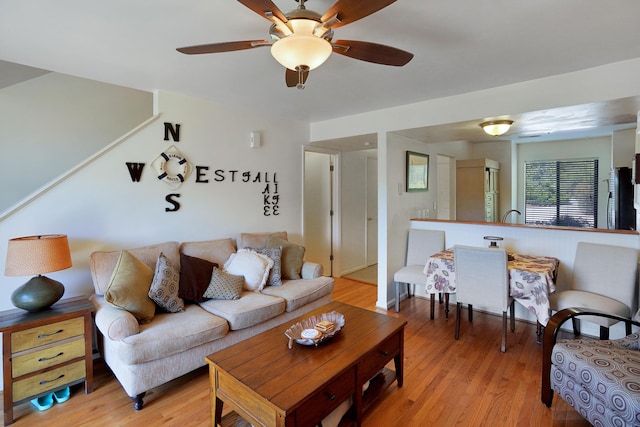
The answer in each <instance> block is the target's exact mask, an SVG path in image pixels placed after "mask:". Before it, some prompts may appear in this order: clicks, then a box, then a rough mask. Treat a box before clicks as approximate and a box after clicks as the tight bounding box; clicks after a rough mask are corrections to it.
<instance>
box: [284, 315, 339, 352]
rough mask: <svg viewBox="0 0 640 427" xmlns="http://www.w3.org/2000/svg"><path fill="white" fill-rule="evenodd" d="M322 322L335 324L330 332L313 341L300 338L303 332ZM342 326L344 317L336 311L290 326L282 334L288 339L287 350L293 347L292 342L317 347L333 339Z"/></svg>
mask: <svg viewBox="0 0 640 427" xmlns="http://www.w3.org/2000/svg"><path fill="white" fill-rule="evenodd" d="M323 320H327V321H329V322H333V323H334V324H335V327H334V328H333V330H332V331H329V332H321V333H320V335H319V336H318V337H317V338H315V339H305V338H303V337H302V332H303V331H305V330H306V329H314V328H315V326H316V325H317V324H318V323H319V322H322V321H323ZM343 326H344V316H343V315H342V314H340V313H338V312H337V311H331V312H329V313H322V314H319V315H315V316H311V317H309V318H307V319H304V320H303V321H301V322H298V323H296V324H295V325H291V327H290V328H289V329H287V330H286V331H285V333H284V334H285V335H286V336H287V338H289V348H292V347H293V341H295V342H297V343H298V344H301V345H318V344H320V343H321V342H324V341H326V340H328V339H330V338H331V337H333V336H334V335H335V334H336V332H338V331H339V330H340V329H342V327H343Z"/></svg>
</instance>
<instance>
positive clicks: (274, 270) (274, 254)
mask: <svg viewBox="0 0 640 427" xmlns="http://www.w3.org/2000/svg"><path fill="white" fill-rule="evenodd" d="M251 250H252V251H256V252H257V253H259V254H262V255H266V256H268V257H269V258H271V260H272V261H273V266H272V267H271V270H270V271H269V278H268V279H267V286H281V285H282V246H278V247H277V248H255V249H251Z"/></svg>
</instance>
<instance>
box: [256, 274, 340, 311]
mask: <svg viewBox="0 0 640 427" xmlns="http://www.w3.org/2000/svg"><path fill="white" fill-rule="evenodd" d="M332 292H333V279H332V278H331V277H318V278H317V279H301V280H284V281H283V282H282V286H267V287H266V288H264V289H263V290H262V293H263V294H264V295H270V296H274V297H278V298H282V299H284V300H285V301H286V302H287V306H286V311H287V312H291V311H294V310H296V309H298V308H300V307H302V306H303V305H305V304H308V303H310V302H312V301H315V300H317V299H318V298H322V297H323V296H325V295H329V294H331V293H332Z"/></svg>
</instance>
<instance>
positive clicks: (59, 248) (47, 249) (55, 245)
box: [4, 234, 71, 276]
mask: <svg viewBox="0 0 640 427" xmlns="http://www.w3.org/2000/svg"><path fill="white" fill-rule="evenodd" d="M69 267H71V253H70V251H69V241H68V240H67V236H66V235H64V234H48V235H43V236H27V237H17V238H15V239H11V240H9V246H8V248H7V262H6V264H5V270H4V274H5V276H33V275H36V274H44V273H49V272H52V271H58V270H64V269H66V268H69Z"/></svg>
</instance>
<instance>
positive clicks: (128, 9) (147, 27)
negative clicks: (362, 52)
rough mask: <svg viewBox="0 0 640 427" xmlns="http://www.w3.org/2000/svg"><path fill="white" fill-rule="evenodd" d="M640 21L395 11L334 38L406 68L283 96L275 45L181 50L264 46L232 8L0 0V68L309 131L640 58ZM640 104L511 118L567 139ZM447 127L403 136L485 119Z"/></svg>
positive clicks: (321, 4)
mask: <svg viewBox="0 0 640 427" xmlns="http://www.w3.org/2000/svg"><path fill="white" fill-rule="evenodd" d="M343 1H345V0H343ZM354 1H362V0H354ZM333 2H334V0H308V2H307V4H306V6H307V8H308V9H312V10H316V11H318V12H320V13H323V12H324V11H325V10H326V9H328V8H329V6H330V5H331V4H332V3H333ZM274 3H275V4H276V5H278V7H280V9H282V10H283V11H285V12H286V11H288V10H291V9H294V8H295V7H296V6H297V3H296V2H295V1H294V0H275V1H274ZM638 17H640V1H638V0H616V1H615V2H614V3H612V2H605V1H597V0H587V1H585V0H563V1H557V0H536V1H531V0H483V1H477V0H457V1H451V0H429V1H417V0H398V1H396V2H395V3H393V4H391V5H390V6H388V7H386V8H384V9H382V10H381V11H379V12H377V13H375V14H373V15H370V16H368V17H366V18H363V19H361V20H359V21H356V22H353V23H350V24H348V25H345V26H343V27H340V28H336V29H335V35H334V39H335V40H338V39H353V40H362V41H369V42H375V43H381V44H387V45H390V46H394V47H397V48H400V49H403V50H407V51H410V52H412V53H413V54H414V55H415V57H414V59H413V60H412V61H411V62H409V64H407V65H406V66H404V67H391V66H383V65H377V64H371V63H368V62H362V61H358V60H355V59H351V58H347V57H344V56H342V55H337V54H333V55H332V56H331V57H330V58H329V60H328V61H327V62H326V63H325V64H323V65H322V66H321V67H319V68H318V69H316V70H313V71H312V72H311V74H310V77H309V79H308V81H307V87H306V89H304V90H302V91H301V90H298V89H294V88H287V87H286V86H285V83H284V68H283V67H282V66H280V65H279V64H278V63H277V62H276V61H275V60H274V59H273V58H272V57H271V55H270V53H269V49H268V48H257V49H250V50H243V51H237V52H228V53H218V54H209V55H194V56H188V55H183V54H180V53H178V52H176V50H175V49H176V48H177V47H181V46H189V45H194V44H204V43H213V42H223V41H235V40H252V39H262V38H268V29H269V25H270V22H269V21H267V20H265V19H264V18H261V17H260V16H259V15H257V14H256V13H254V12H253V11H251V10H249V9H247V8H246V7H244V6H243V5H242V4H240V3H239V2H237V1H234V0H109V1H104V0H100V1H99V0H57V1H50V0H29V1H24V0H3V1H2V2H0V60H3V61H8V62H11V63H17V64H23V65H28V66H30V67H36V68H40V69H43V70H51V71H55V72H59V73H65V74H70V75H74V76H78V77H83V78H89V79H95V80H99V81H103V82H108V83H112V84H117V85H122V86H127V87H132V88H136V89H141V90H147V91H151V90H154V89H162V90H166V91H170V92H175V93H182V94H186V95H189V96H194V97H199V98H204V99H208V100H211V101H214V102H219V103H224V104H226V105H234V106H236V107H240V108H246V109H252V110H258V111H264V112H265V113H269V114H275V115H279V116H283V117H288V118H291V119H298V120H303V121H310V122H314V121H321V120H325V119H330V118H334V117H340V116H345V115H350V114H355V113H361V112H366V111H371V110H377V109H382V108H386V107H392V106H397V105H403V104H408V103H413V102H419V101H425V100H429V99H434V98H440V97H446V96H450V95H455V94H460V93H465V92H470V91H475V90H481V89H486V88H491V87H496V86H502V85H506V84H510V83H516V82H522V81H527V80H531V79H536V78H542V77H547V76H551V75H556V74H561V73H567V72H571V71H577V70H581V69H587V68H591V67H595V66H599V65H602V64H607V63H613V62H617V61H622V60H626V59H631V58H638V57H640V25H638ZM0 62H2V61H0ZM5 65H6V64H5ZM1 66H2V64H1V63H0V73H3V74H4V73H5V72H4V71H3V69H4V67H1ZM0 83H2V79H0ZM5 84H6V83H5ZM639 106H640V103H639V101H638V98H630V99H627V100H622V101H619V102H618V103H616V104H615V105H610V104H601V105H589V106H580V107H579V108H576V109H571V110H567V109H560V110H558V111H556V110H548V111H545V112H537V113H532V114H531V115H529V116H530V117H527V116H526V115H522V116H518V117H511V118H512V119H514V120H517V122H516V123H517V125H518V126H519V127H518V128H514V132H517V133H518V135H522V137H523V138H525V137H530V135H532V134H540V133H544V132H546V131H547V130H548V128H549V127H551V126H553V127H554V129H552V130H555V131H557V132H561V131H566V130H567V129H568V128H567V123H570V122H572V123H575V122H580V124H581V125H585V120H591V121H592V123H598V124H599V125H604V124H606V125H608V126H609V125H619V124H620V123H623V122H624V123H635V121H636V112H637V111H639V110H640V108H639ZM505 117H507V116H505ZM568 117H569V118H570V120H567V118H568ZM559 126H560V127H559ZM562 126H564V127H562ZM452 129H453V128H452V127H448V128H446V129H445V128H438V127H435V128H428V129H422V130H412V131H407V132H406V134H407V135H408V136H412V137H415V138H417V139H422V140H424V139H425V138H427V139H433V138H448V139H467V138H466V137H463V136H464V132H465V129H466V130H467V131H468V130H470V129H473V132H474V134H475V135H476V136H477V122H469V123H463V124H459V126H458V127H456V129H455V132H454V133H447V132H452ZM445 131H446V132H445ZM443 132H444V133H443ZM433 133H435V134H437V135H436V136H434V135H432V134H433ZM459 137H460V138H459Z"/></svg>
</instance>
